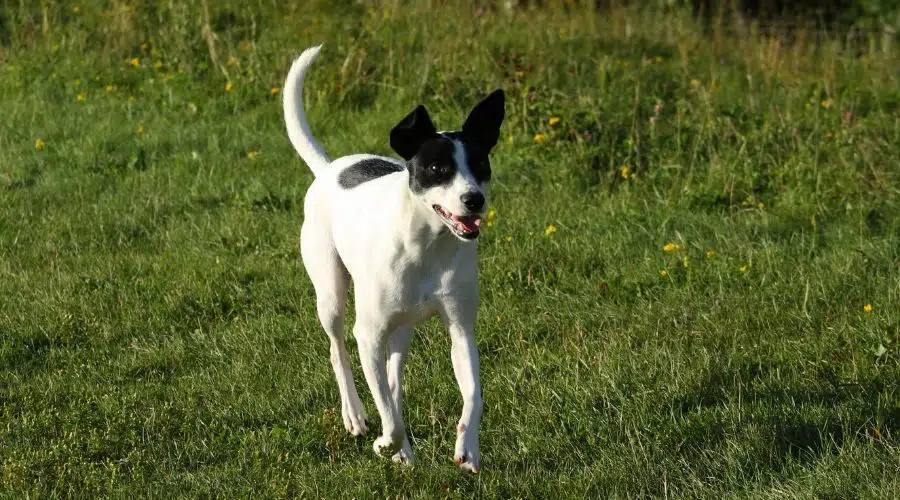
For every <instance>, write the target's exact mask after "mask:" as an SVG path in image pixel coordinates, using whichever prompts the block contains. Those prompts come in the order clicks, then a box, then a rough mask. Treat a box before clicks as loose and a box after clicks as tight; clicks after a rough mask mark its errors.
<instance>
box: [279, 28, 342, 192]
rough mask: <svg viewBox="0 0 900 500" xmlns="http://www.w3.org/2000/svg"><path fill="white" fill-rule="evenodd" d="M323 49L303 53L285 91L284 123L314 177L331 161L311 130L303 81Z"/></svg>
mask: <svg viewBox="0 0 900 500" xmlns="http://www.w3.org/2000/svg"><path fill="white" fill-rule="evenodd" d="M321 48H322V46H321V45H319V46H318V47H310V48H308V49H306V50H304V51H303V53H302V54H300V57H298V58H297V60H295V61H294V64H293V65H292V66H291V71H290V72H289V73H288V76H287V79H286V80H285V82H284V92H283V94H284V122H285V124H286V125H287V131H288V137H290V139H291V144H293V145H294V149H296V150H297V153H299V154H300V158H303V161H305V162H306V164H307V165H309V168H310V170H312V171H313V174H314V175H319V172H320V171H321V170H322V169H323V168H325V167H326V166H327V165H328V164H329V163H330V162H331V160H329V159H328V155H327V154H325V150H324V149H322V146H320V145H319V143H318V142H316V139H315V138H314V137H313V135H312V132H311V131H310V130H309V124H308V123H306V113H305V112H304V110H303V80H305V79H306V74H307V73H308V72H309V67H310V66H312V63H313V61H314V60H315V59H316V56H318V55H319V49H321Z"/></svg>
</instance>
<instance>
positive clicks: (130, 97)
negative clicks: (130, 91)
mask: <svg viewBox="0 0 900 500" xmlns="http://www.w3.org/2000/svg"><path fill="white" fill-rule="evenodd" d="M128 100H129V101H136V100H137V97H135V96H133V95H130V96H128Z"/></svg>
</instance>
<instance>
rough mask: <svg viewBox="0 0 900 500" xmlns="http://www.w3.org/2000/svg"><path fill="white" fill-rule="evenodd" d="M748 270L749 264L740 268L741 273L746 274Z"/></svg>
mask: <svg viewBox="0 0 900 500" xmlns="http://www.w3.org/2000/svg"><path fill="white" fill-rule="evenodd" d="M749 270H750V264H744V265H743V266H741V272H742V273H746V272H747V271H749Z"/></svg>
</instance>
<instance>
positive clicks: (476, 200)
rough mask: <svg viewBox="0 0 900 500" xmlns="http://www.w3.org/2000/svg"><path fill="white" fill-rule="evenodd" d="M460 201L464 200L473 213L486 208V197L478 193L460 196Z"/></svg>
mask: <svg viewBox="0 0 900 500" xmlns="http://www.w3.org/2000/svg"><path fill="white" fill-rule="evenodd" d="M460 200H462V202H463V205H465V206H466V208H468V209H469V210H471V211H473V212H477V211H479V210H481V209H482V208H483V207H484V195H483V194H481V193H479V192H478V191H473V192H470V193H465V194H463V195H462V196H460Z"/></svg>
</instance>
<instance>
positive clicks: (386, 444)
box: [372, 436, 412, 457]
mask: <svg viewBox="0 0 900 500" xmlns="http://www.w3.org/2000/svg"><path fill="white" fill-rule="evenodd" d="M401 447H402V444H401V442H400V441H399V440H394V439H391V437H390V436H379V437H378V439H376V440H375V442H374V443H372V449H373V450H374V451H375V454H376V455H378V456H381V457H393V456H394V455H395V454H397V453H399V451H400V448H401ZM410 455H412V453H410Z"/></svg>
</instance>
